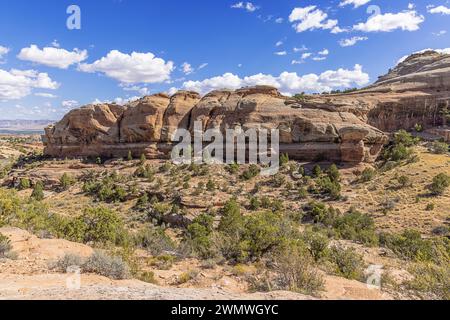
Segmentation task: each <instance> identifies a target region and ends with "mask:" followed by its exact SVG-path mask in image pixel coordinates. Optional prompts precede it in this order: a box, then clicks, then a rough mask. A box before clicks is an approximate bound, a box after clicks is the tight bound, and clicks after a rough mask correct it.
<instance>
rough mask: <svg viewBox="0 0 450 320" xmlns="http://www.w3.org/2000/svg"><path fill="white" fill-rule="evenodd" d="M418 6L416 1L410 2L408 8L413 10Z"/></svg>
mask: <svg viewBox="0 0 450 320" xmlns="http://www.w3.org/2000/svg"><path fill="white" fill-rule="evenodd" d="M415 7H416V5H415V4H414V3H408V9H409V10H412V9H414V8H415Z"/></svg>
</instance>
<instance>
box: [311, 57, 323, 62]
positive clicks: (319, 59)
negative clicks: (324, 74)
mask: <svg viewBox="0 0 450 320" xmlns="http://www.w3.org/2000/svg"><path fill="white" fill-rule="evenodd" d="M312 59H313V61H323V60H326V59H327V57H314V58H312Z"/></svg>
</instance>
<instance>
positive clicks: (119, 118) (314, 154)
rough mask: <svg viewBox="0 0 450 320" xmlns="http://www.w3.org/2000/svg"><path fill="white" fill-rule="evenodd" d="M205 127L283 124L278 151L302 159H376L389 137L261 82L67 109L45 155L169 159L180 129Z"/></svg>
mask: <svg viewBox="0 0 450 320" xmlns="http://www.w3.org/2000/svg"><path fill="white" fill-rule="evenodd" d="M195 121H199V122H200V123H201V124H202V127H203V130H207V129H211V128H219V129H220V130H221V131H222V132H223V133H225V130H226V129H235V128H236V127H240V128H242V129H243V130H248V129H257V130H258V129H261V128H263V129H269V130H270V129H279V130H280V143H281V146H280V148H281V150H280V151H281V152H285V153H288V154H289V155H290V156H291V158H293V159H299V160H315V159H318V158H320V159H324V160H327V159H328V160H330V161H344V162H361V161H373V160H374V158H375V157H376V156H377V155H378V152H379V150H380V149H381V147H382V145H383V144H384V143H385V142H386V141H387V138H386V136H385V135H384V134H383V133H382V132H381V131H379V130H377V129H375V128H373V127H371V126H369V125H367V124H366V123H364V121H362V120H360V119H359V118H358V117H357V116H355V115H354V114H353V113H350V112H333V111H326V110H320V109H315V110H313V109H301V108H293V107H291V106H290V102H289V99H288V98H286V97H284V96H282V95H281V94H280V93H279V92H278V91H277V90H276V89H275V88H272V87H266V86H260V87H254V88H245V89H240V90H236V91H214V92H212V93H210V94H208V95H206V96H205V97H204V98H203V99H200V96H199V95H198V94H197V93H195V92H184V91H182V92H179V93H177V94H175V95H174V96H172V97H170V98H169V97H168V96H167V95H163V94H157V95H153V96H149V97H145V98H142V99H140V100H138V101H136V102H133V103H130V104H128V105H126V106H124V107H120V106H117V105H114V104H113V105H98V106H87V107H84V108H81V109H78V110H74V111H72V112H70V113H69V114H68V115H66V116H65V117H64V119H63V120H62V121H61V122H59V123H57V124H56V125H55V126H53V127H51V128H48V129H47V130H46V137H45V144H46V149H45V153H46V154H47V155H50V156H56V157H66V156H67V157H70V156H107V157H123V156H125V155H126V154H127V153H128V151H131V152H132V153H133V154H134V155H135V156H139V155H140V154H142V153H144V154H146V155H147V157H149V158H160V157H165V156H167V155H168V154H169V153H170V150H171V148H172V135H173V133H174V132H175V131H176V129H177V128H183V129H193V125H194V123H195Z"/></svg>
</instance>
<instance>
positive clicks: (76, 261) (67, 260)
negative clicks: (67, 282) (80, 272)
mask: <svg viewBox="0 0 450 320" xmlns="http://www.w3.org/2000/svg"><path fill="white" fill-rule="evenodd" d="M84 263H85V259H83V258H82V257H80V256H78V255H74V254H65V255H64V256H63V257H61V258H60V259H59V260H58V261H56V263H55V264H54V265H53V269H56V270H58V271H59V272H63V273H65V272H67V269H68V268H69V267H75V266H77V267H80V269H81V268H82V266H83V264H84Z"/></svg>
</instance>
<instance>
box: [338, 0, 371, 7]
mask: <svg viewBox="0 0 450 320" xmlns="http://www.w3.org/2000/svg"><path fill="white" fill-rule="evenodd" d="M369 2H370V0H344V1H342V2H341V3H339V6H340V7H344V6H347V5H353V7H354V8H358V7H361V6H363V5H365V4H367V3H369Z"/></svg>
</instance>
